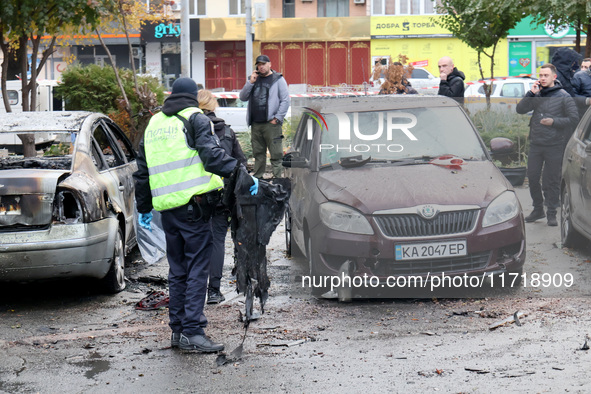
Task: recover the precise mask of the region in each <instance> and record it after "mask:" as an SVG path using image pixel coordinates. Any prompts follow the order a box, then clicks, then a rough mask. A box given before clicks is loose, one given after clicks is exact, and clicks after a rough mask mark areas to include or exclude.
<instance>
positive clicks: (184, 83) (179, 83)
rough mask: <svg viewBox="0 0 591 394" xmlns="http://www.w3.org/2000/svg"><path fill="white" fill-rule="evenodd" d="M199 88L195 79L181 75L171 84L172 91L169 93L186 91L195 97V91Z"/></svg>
mask: <svg viewBox="0 0 591 394" xmlns="http://www.w3.org/2000/svg"><path fill="white" fill-rule="evenodd" d="M198 90H199V88H198V87H197V84H196V83H195V81H193V80H192V79H191V78H187V77H183V78H179V79H177V80H176V81H174V83H173V84H172V93H171V94H181V93H186V94H190V95H192V96H195V97H197V91H198Z"/></svg>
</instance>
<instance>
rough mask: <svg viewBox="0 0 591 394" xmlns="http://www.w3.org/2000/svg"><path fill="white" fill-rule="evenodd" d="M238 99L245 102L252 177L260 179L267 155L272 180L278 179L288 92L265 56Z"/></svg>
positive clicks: (258, 59) (260, 58) (282, 79)
mask: <svg viewBox="0 0 591 394" xmlns="http://www.w3.org/2000/svg"><path fill="white" fill-rule="evenodd" d="M239 97H240V100H242V101H248V109H247V111H246V122H247V123H248V125H249V126H250V133H251V134H250V140H251V142H252V155H253V156H254V176H255V177H257V178H259V179H262V177H263V174H264V173H265V167H266V166H267V149H269V154H270V155H271V165H272V166H273V177H275V178H279V177H281V172H282V166H281V160H282V158H283V131H282V124H283V120H284V118H285V115H286V114H287V110H288V109H289V103H290V98H289V90H288V87H287V82H285V78H283V75H281V74H280V73H278V72H276V71H274V70H273V69H272V68H271V60H270V59H269V57H268V56H266V55H260V56H259V57H257V58H256V65H255V70H254V71H253V73H252V74H251V75H250V76H249V77H248V79H247V81H246V84H245V85H244V87H243V88H242V90H241V91H240V96H239Z"/></svg>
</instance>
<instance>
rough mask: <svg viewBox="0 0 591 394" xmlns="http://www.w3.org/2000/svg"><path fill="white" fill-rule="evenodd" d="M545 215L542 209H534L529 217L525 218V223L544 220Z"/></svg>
mask: <svg viewBox="0 0 591 394" xmlns="http://www.w3.org/2000/svg"><path fill="white" fill-rule="evenodd" d="M545 217H546V215H545V214H544V209H543V208H539V209H538V208H535V209H534V210H533V211H532V212H531V213H530V214H529V215H527V216H526V217H525V221H526V222H528V223H531V222H535V221H536V220H538V219H544V218H545Z"/></svg>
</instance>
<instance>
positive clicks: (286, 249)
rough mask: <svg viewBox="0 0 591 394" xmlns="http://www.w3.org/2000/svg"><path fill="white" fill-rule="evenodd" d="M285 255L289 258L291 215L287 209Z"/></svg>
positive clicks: (290, 253)
mask: <svg viewBox="0 0 591 394" xmlns="http://www.w3.org/2000/svg"><path fill="white" fill-rule="evenodd" d="M285 254H286V255H287V257H291V255H292V252H291V215H290V214H289V207H288V208H287V209H286V210H285Z"/></svg>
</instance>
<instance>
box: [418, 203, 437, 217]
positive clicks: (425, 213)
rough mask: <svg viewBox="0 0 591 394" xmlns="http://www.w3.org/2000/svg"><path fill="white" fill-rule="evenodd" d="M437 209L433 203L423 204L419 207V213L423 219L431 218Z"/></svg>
mask: <svg viewBox="0 0 591 394" xmlns="http://www.w3.org/2000/svg"><path fill="white" fill-rule="evenodd" d="M437 213H438V210H437V209H435V207H434V206H433V205H423V206H422V207H421V208H419V215H421V216H422V217H424V218H425V219H433V218H434V217H435V215H437Z"/></svg>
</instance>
